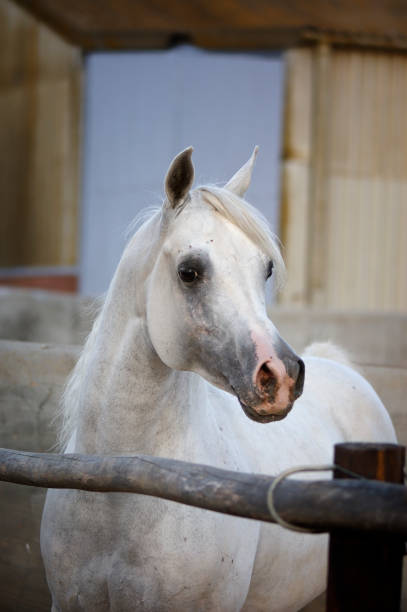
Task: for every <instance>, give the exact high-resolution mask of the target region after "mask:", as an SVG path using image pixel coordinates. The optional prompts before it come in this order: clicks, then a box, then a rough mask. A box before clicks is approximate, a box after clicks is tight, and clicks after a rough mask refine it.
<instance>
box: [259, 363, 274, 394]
mask: <svg viewBox="0 0 407 612" xmlns="http://www.w3.org/2000/svg"><path fill="white" fill-rule="evenodd" d="M275 385H276V378H275V375H274V372H273V370H272V369H271V367H270V366H269V363H268V362H267V361H266V362H265V363H263V365H262V366H261V368H260V369H259V371H258V373H257V386H258V387H259V388H260V389H261V390H262V391H265V392H266V393H271V392H272V391H273V390H274V387H275Z"/></svg>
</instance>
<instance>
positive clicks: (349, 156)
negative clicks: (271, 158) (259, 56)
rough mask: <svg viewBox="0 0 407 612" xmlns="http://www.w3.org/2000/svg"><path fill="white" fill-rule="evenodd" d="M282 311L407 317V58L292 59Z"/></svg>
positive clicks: (314, 52)
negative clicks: (285, 307)
mask: <svg viewBox="0 0 407 612" xmlns="http://www.w3.org/2000/svg"><path fill="white" fill-rule="evenodd" d="M287 56H288V57H287V60H288V61H287V68H288V70H287V73H288V76H287V106H286V120H285V121H286V130H285V148H284V163H283V194H284V197H283V215H282V219H283V224H282V225H283V226H282V233H283V242H284V244H285V247H286V259H287V265H288V278H289V281H288V284H287V287H286V289H285V291H284V293H283V295H282V297H281V301H282V303H285V304H296V305H298V306H302V305H305V304H308V305H318V306H327V307H335V308H342V309H367V310H385V311H401V312H405V311H406V310H407V271H406V269H407V241H406V240H405V238H404V236H405V233H406V231H407V115H406V100H407V55H406V54H403V53H395V52H392V53H391V52H385V51H367V50H349V49H342V50H340V49H332V48H330V47H329V46H328V45H320V46H319V47H317V48H315V49H300V50H292V51H289V52H288V54H287Z"/></svg>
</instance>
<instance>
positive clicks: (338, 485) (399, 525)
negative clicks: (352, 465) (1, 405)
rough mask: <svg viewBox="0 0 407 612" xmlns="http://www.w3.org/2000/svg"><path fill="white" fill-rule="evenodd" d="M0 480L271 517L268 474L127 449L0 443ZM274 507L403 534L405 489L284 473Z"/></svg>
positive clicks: (306, 519) (332, 525)
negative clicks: (84, 451)
mask: <svg viewBox="0 0 407 612" xmlns="http://www.w3.org/2000/svg"><path fill="white" fill-rule="evenodd" d="M0 480H3V481H7V482H14V483H17V484H24V485H32V486H37V487H48V488H56V489H81V490H84V491H95V492H121V493H138V494H141V495H152V496H155V497H160V498H162V499H168V500H172V501H176V502H180V503H183V504H187V505H190V506H196V507H199V508H204V509H207V510H214V511H216V512H222V513H224V514H230V515H234V516H240V517H246V518H251V519H256V520H261V521H267V522H273V519H272V518H271V516H270V512H269V510H268V506H267V494H268V490H269V488H270V485H271V483H272V482H273V480H274V479H273V477H271V476H265V475H258V474H257V475H254V474H245V473H240V472H232V471H227V470H222V469H218V468H214V467H210V466H205V465H199V464H193V463H187V462H184V461H177V460H174V459H164V458H161V457H149V456H145V455H135V456H132V457H122V456H119V457H112V456H96V455H78V454H76V455H58V454H51V453H30V452H22V451H15V450H10V449H0ZM274 499H275V507H276V510H277V512H278V513H279V514H280V516H281V517H282V518H283V519H284V520H285V521H287V522H289V523H293V524H296V525H299V526H303V527H310V528H315V529H319V530H323V531H330V530H332V529H338V528H340V529H356V530H363V531H372V530H373V531H379V532H382V533H386V534H389V533H392V534H396V535H398V536H403V537H404V536H407V489H406V488H405V487H404V486H402V485H394V484H384V483H377V482H373V481H369V480H360V481H359V480H358V481H355V480H343V481H337V482H335V481H332V480H325V481H324V480H322V481H314V482H311V481H305V480H304V481H300V480H298V481H295V480H284V481H282V482H280V483H279V485H278V486H277V487H276V488H275V491H274Z"/></svg>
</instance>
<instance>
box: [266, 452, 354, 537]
mask: <svg viewBox="0 0 407 612" xmlns="http://www.w3.org/2000/svg"><path fill="white" fill-rule="evenodd" d="M334 470H339V471H340V472H343V473H344V474H346V475H347V476H351V477H352V478H358V479H359V480H366V478H365V477H364V476H360V474H356V473H355V472H352V471H351V470H348V469H346V468H343V467H341V466H340V465H335V464H331V465H302V466H299V467H295V468H290V469H288V470H284V471H283V472H281V473H280V474H279V475H278V476H276V478H275V479H274V480H273V482H272V483H271V485H270V487H269V490H268V492H267V506H268V509H269V512H270V514H271V516H272V517H273V519H274V520H275V521H276V523H277V524H278V525H281V527H284V528H285V529H289V530H290V531H297V532H299V533H324V532H325V531H326V530H324V529H312V528H311V527H299V526H298V525H294V524H293V523H289V522H288V521H285V520H284V519H283V518H281V516H280V514H279V513H278V511H277V510H276V506H275V498H274V496H275V490H276V488H277V487H278V485H279V484H280V483H281V482H282V481H283V480H285V479H286V478H288V477H289V476H292V474H298V473H300V472H328V471H329V472H333V471H334Z"/></svg>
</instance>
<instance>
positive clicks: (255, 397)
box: [238, 339, 305, 423]
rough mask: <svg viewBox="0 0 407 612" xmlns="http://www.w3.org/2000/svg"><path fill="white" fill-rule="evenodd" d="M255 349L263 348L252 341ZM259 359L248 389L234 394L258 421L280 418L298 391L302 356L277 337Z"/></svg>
mask: <svg viewBox="0 0 407 612" xmlns="http://www.w3.org/2000/svg"><path fill="white" fill-rule="evenodd" d="M256 345H257V347H258V353H261V352H263V351H262V350H261V348H262V347H260V345H259V343H258V342H256ZM268 348H269V350H268V357H267V358H266V359H265V360H264V361H263V360H262V359H260V360H259V361H258V365H257V367H256V369H255V372H254V374H253V377H252V385H251V389H250V391H249V392H248V393H247V394H245V393H242V394H238V398H239V401H240V405H241V406H242V408H243V410H244V412H245V414H246V415H247V416H248V417H249V418H250V419H252V420H254V421H257V422H259V423H270V422H272V421H280V420H281V419H283V418H284V417H286V416H287V414H288V413H289V412H290V410H291V408H292V407H293V404H294V402H295V400H297V399H298V398H299V397H300V395H301V394H302V391H303V387H304V375H305V366H304V362H303V361H302V359H300V358H299V357H298V355H296V354H295V353H294V351H292V349H291V348H290V347H289V346H288V345H287V344H286V343H285V342H284V341H283V340H281V339H279V342H278V345H277V350H272V351H270V347H268Z"/></svg>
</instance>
